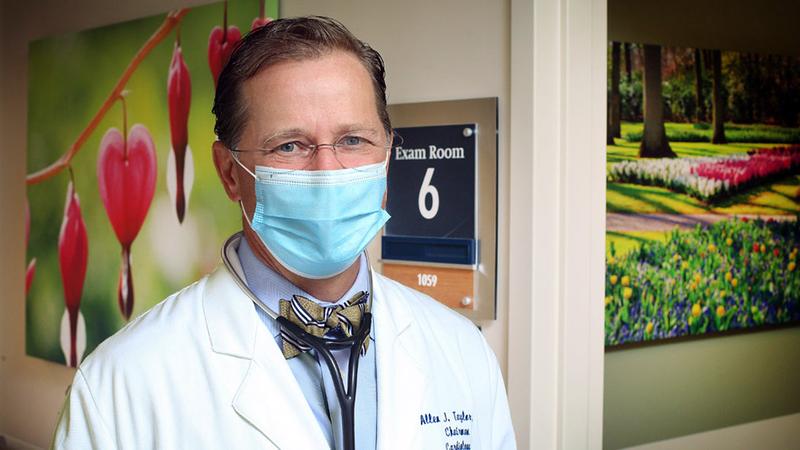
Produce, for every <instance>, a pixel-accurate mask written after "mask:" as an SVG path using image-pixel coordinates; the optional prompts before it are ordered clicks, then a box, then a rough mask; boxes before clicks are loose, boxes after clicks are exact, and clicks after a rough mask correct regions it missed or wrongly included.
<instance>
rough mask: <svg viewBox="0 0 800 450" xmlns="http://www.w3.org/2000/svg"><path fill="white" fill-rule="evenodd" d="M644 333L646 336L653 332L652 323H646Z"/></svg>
mask: <svg viewBox="0 0 800 450" xmlns="http://www.w3.org/2000/svg"><path fill="white" fill-rule="evenodd" d="M644 332H645V333H647V334H650V333H652V332H653V322H647V328H645V329H644Z"/></svg>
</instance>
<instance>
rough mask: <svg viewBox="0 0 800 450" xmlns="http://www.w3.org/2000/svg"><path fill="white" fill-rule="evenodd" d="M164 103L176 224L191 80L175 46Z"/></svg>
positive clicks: (182, 199) (182, 203)
mask: <svg viewBox="0 0 800 450" xmlns="http://www.w3.org/2000/svg"><path fill="white" fill-rule="evenodd" d="M167 101H168V102H167V104H168V106H169V129H170V135H171V137H172V151H173V152H175V171H176V174H175V175H176V179H177V184H176V186H177V192H176V195H175V211H176V213H177V214H178V221H179V222H181V223H183V216H184V214H185V213H186V194H185V193H184V186H183V185H184V182H183V176H184V173H183V172H184V164H185V160H186V145H187V144H188V141H189V131H188V122H189V106H190V105H191V102H192V81H191V79H190V78H189V68H187V67H186V62H184V60H183V52H182V51H181V46H180V45H179V44H177V43H176V44H175V48H174V50H173V51H172V62H171V63H170V65H169V75H168V76H167Z"/></svg>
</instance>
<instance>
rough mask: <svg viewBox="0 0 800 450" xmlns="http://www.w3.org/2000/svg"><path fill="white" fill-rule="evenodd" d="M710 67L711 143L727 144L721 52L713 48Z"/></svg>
mask: <svg viewBox="0 0 800 450" xmlns="http://www.w3.org/2000/svg"><path fill="white" fill-rule="evenodd" d="M711 67H712V72H713V73H714V75H713V78H712V85H713V87H714V90H713V93H712V96H711V104H712V106H713V115H714V118H713V121H714V135H713V136H712V137H711V143H712V144H727V143H728V140H727V139H725V103H726V102H725V99H724V98H722V52H721V51H719V50H713V51H712V53H711Z"/></svg>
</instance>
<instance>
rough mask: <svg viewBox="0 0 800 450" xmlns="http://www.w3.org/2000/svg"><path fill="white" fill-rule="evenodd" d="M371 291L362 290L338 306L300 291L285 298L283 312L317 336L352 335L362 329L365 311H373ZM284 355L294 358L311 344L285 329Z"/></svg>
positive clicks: (283, 314) (307, 331) (366, 340)
mask: <svg viewBox="0 0 800 450" xmlns="http://www.w3.org/2000/svg"><path fill="white" fill-rule="evenodd" d="M368 299H369V293H367V292H366V291H361V292H359V293H357V294H356V295H354V296H353V297H352V298H351V299H350V300H347V301H346V302H344V303H342V304H341V305H336V306H328V307H325V306H320V305H318V304H317V303H315V302H313V301H311V300H309V299H307V298H305V297H303V296H300V295H294V296H292V299H291V300H283V299H282V300H281V301H280V303H279V305H280V315H281V316H282V317H285V318H286V319H288V320H289V321H290V322H292V323H294V324H295V325H297V326H298V327H300V328H301V329H303V330H304V331H305V332H306V333H308V334H310V335H312V336H316V337H323V336H328V337H335V338H349V337H351V336H353V333H354V332H356V331H358V329H359V327H360V326H361V319H362V318H363V317H364V313H365V312H369V302H368V301H367V300H368ZM281 341H282V343H283V344H282V350H283V356H284V357H285V358H286V359H289V358H294V357H295V356H297V355H299V354H300V353H302V352H306V351H308V350H310V349H311V346H309V345H306V344H303V343H302V342H298V341H296V340H295V339H293V338H292V337H291V336H289V335H288V334H287V333H285V332H284V330H281ZM368 345H369V338H367V339H365V340H364V345H363V346H362V348H361V354H362V355H363V354H364V353H366V351H367V346H368Z"/></svg>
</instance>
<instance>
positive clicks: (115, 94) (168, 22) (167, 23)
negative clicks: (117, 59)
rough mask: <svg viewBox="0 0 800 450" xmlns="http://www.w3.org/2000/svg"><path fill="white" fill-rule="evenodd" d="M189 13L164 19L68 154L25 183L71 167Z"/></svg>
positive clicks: (171, 13) (179, 12)
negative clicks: (129, 84) (146, 60)
mask: <svg viewBox="0 0 800 450" xmlns="http://www.w3.org/2000/svg"><path fill="white" fill-rule="evenodd" d="M187 12H189V9H188V8H184V9H179V10H177V11H173V12H170V13H169V14H167V17H166V19H164V22H163V23H162V24H161V26H160V27H158V29H157V30H156V31H155V33H153V35H152V36H150V38H148V39H147V41H145V43H144V45H142V47H141V48H140V49H139V51H138V52H137V53H136V55H135V56H134V57H133V59H131V62H130V63H129V64H128V67H126V68H125V71H124V72H122V76H120V78H119V80H117V84H116V85H114V88H113V89H112V90H111V93H110V94H109V95H108V97H106V100H105V101H104V102H103V104H102V105H101V106H100V109H98V110H97V113H95V115H94V117H92V120H91V121H89V124H88V125H86V128H84V129H83V131H81V134H79V135H78V138H77V139H76V140H75V142H73V143H72V145H71V146H70V147H69V149H68V150H67V152H66V153H64V154H63V155H61V157H60V158H58V160H56V161H55V162H54V163H52V164H50V165H49V166H47V167H45V168H44V169H41V170H39V171H37V172H34V173H30V174H28V176H27V177H25V183H27V184H29V185H32V184H37V183H41V182H42V181H45V180H47V179H49V178H51V177H53V176H55V175H56V174H58V173H59V172H61V171H62V170H64V169H65V168H66V167H67V166H69V163H70V161H72V158H73V157H74V156H75V155H76V154H77V153H78V151H79V150H80V149H81V147H83V144H85V143H86V141H87V140H88V139H89V136H91V135H92V133H93V132H94V130H95V129H96V128H97V126H98V125H100V121H101V120H103V117H105V115H106V113H107V112H108V110H109V109H110V108H111V106H112V105H113V104H114V102H115V101H116V100H117V99H118V98H119V95H120V93H121V92H122V90H123V89H124V88H125V84H127V82H128V80H129V79H130V78H131V76H132V75H133V73H134V72H135V71H136V69H137V68H138V67H139V64H141V62H142V61H143V60H144V58H145V57H147V55H148V54H150V52H151V51H152V50H153V49H154V48H155V47H156V46H157V45H158V44H159V43H160V42H161V41H162V40H164V38H165V37H167V35H169V33H170V32H171V31H172V29H173V28H174V27H175V26H176V25H177V24H178V23H179V22H180V21H181V20H182V19H183V16H185V15H186V13H187Z"/></svg>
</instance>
